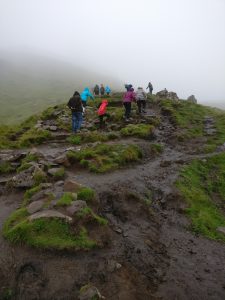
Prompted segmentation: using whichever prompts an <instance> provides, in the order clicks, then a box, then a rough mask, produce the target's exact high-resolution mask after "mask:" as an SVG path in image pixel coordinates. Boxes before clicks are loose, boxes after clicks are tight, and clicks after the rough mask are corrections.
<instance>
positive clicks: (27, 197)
mask: <svg viewBox="0 0 225 300" xmlns="http://www.w3.org/2000/svg"><path fill="white" fill-rule="evenodd" d="M40 190H41V186H40V185H39V186H35V187H32V188H30V189H28V190H26V192H25V193H24V196H23V204H22V205H23V206H26V205H27V204H29V201H30V198H31V197H32V196H33V195H35V194H36V193H38V192H39V191H40Z"/></svg>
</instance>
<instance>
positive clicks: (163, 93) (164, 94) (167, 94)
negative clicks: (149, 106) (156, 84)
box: [156, 89, 179, 101]
mask: <svg viewBox="0 0 225 300" xmlns="http://www.w3.org/2000/svg"><path fill="white" fill-rule="evenodd" d="M156 96H157V97H158V98H160V99H170V100H175V101H178V100H179V98H178V96H177V94H176V93H175V92H168V91H167V89H164V90H162V91H159V92H158V93H156Z"/></svg>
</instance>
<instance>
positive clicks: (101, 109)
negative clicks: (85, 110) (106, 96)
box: [98, 102, 108, 116]
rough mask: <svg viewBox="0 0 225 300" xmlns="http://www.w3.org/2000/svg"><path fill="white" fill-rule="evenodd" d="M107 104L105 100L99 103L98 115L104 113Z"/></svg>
mask: <svg viewBox="0 0 225 300" xmlns="http://www.w3.org/2000/svg"><path fill="white" fill-rule="evenodd" d="M107 104H108V103H107V102H103V103H102V104H101V105H100V107H99V109H98V115H99V116H102V115H104V114H105V112H106V106H107Z"/></svg>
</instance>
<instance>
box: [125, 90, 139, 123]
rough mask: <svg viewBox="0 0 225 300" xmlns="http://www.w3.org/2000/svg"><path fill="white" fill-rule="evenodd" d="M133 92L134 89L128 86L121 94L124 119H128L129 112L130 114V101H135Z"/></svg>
mask: <svg viewBox="0 0 225 300" xmlns="http://www.w3.org/2000/svg"><path fill="white" fill-rule="evenodd" d="M135 99H136V98H135V93H134V89H133V88H130V89H129V90H128V91H127V92H126V93H125V94H124V95H123V105H124V108H125V113H124V117H125V120H126V121H129V119H130V114H131V103H132V102H134V101H135Z"/></svg>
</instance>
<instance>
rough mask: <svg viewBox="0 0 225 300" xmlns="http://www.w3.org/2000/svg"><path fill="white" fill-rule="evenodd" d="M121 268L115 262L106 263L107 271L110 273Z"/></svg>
mask: <svg viewBox="0 0 225 300" xmlns="http://www.w3.org/2000/svg"><path fill="white" fill-rule="evenodd" d="M121 267H122V265H121V264H119V263H118V262H116V261H115V260H108V261H107V271H108V272H110V273H112V272H114V271H116V270H119V269H120V268H121Z"/></svg>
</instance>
